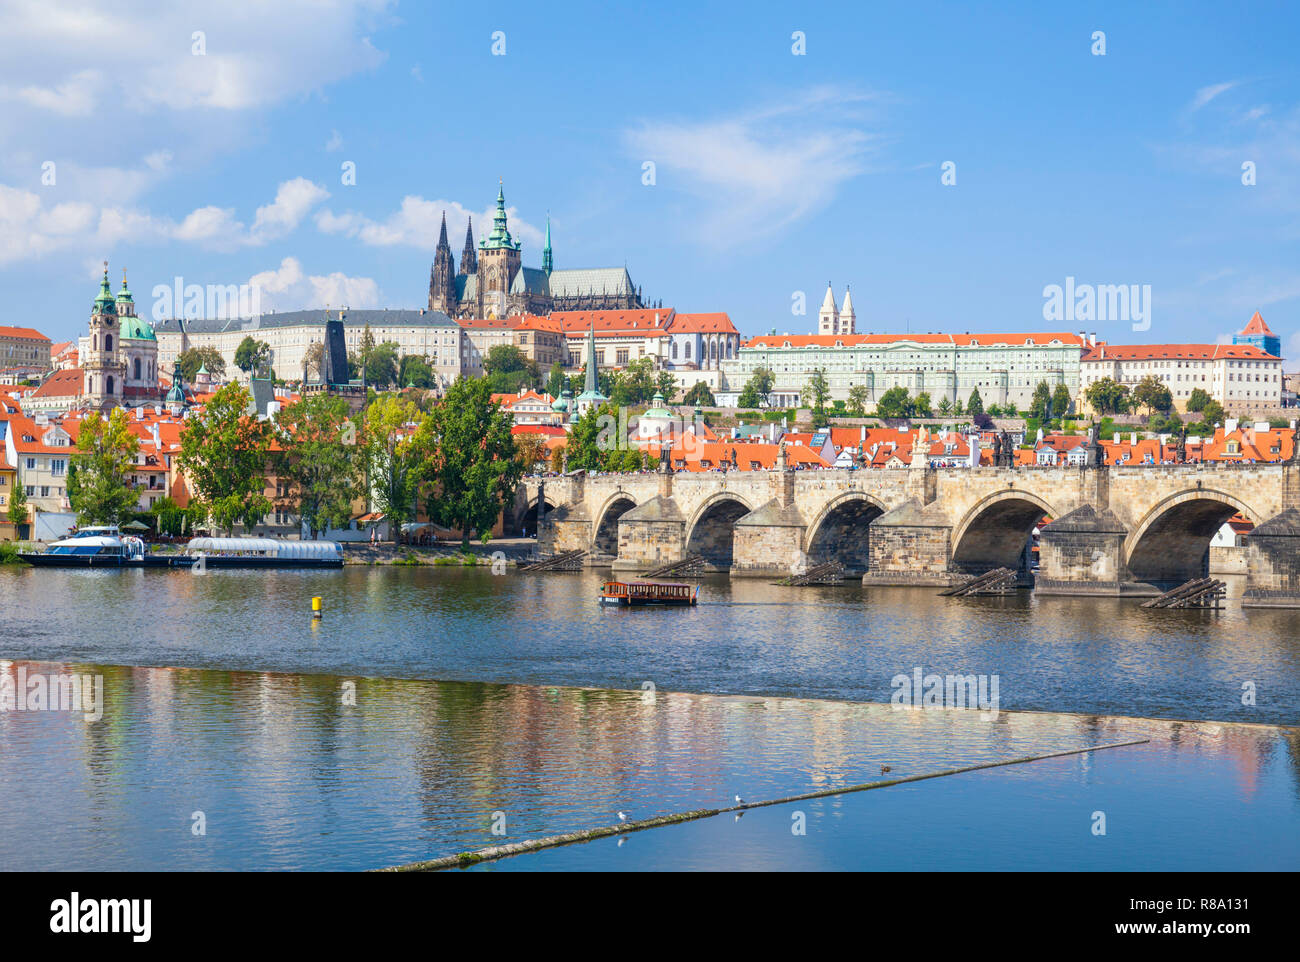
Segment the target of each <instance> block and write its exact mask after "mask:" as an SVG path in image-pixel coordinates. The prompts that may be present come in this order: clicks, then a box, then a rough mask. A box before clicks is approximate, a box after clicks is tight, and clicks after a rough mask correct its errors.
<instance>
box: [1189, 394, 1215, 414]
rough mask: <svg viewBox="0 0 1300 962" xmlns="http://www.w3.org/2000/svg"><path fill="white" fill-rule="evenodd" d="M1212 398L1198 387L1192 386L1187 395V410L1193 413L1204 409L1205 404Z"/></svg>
mask: <svg viewBox="0 0 1300 962" xmlns="http://www.w3.org/2000/svg"><path fill="white" fill-rule="evenodd" d="M1211 400H1213V399H1212V398H1211V397H1210V395H1209V394H1207V393H1206V392H1205V391H1203V390H1201V389H1200V388H1199V387H1194V388H1192V393H1191V394H1190V395H1188V397H1187V410H1188V411H1190V412H1192V413H1193V414H1199V413H1200V412H1201V411H1204V410H1205V406H1206V405H1207V404H1209V403H1210V401H1211Z"/></svg>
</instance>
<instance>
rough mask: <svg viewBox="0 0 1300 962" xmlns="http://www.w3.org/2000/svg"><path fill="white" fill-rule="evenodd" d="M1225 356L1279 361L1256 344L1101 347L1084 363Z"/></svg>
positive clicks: (1089, 354) (1200, 358)
mask: <svg viewBox="0 0 1300 962" xmlns="http://www.w3.org/2000/svg"><path fill="white" fill-rule="evenodd" d="M1223 357H1239V358H1244V359H1249V360H1260V361H1277V360H1280V358H1276V357H1274V356H1273V355H1272V354H1268V353H1266V352H1264V351H1261V350H1260V349H1259V348H1257V347H1255V345H1253V344H1121V345H1115V344H1098V345H1097V346H1096V347H1095V348H1093V349H1092V350H1090V351H1085V352H1084V354H1083V357H1082V360H1084V361H1110V360H1116V361H1149V360H1159V359H1162V358H1171V359H1177V358H1184V359H1191V360H1209V361H1217V360H1218V359H1219V358H1223Z"/></svg>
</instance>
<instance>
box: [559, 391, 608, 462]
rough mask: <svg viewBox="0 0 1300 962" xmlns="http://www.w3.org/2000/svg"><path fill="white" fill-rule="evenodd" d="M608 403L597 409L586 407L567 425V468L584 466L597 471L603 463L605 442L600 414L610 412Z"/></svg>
mask: <svg viewBox="0 0 1300 962" xmlns="http://www.w3.org/2000/svg"><path fill="white" fill-rule="evenodd" d="M612 413H613V412H612V410H611V409H610V407H609V405H601V407H600V409H599V410H597V409H596V408H594V407H591V408H588V409H587V410H586V412H585V413H584V414H583V415H582V416H581V417H579V418H578V419H577V420H575V421H573V422H572V423H571V424H570V425H569V440H568V443H567V445H566V448H565V450H566V451H567V452H568V455H569V470H570V471H576V470H578V469H579V468H585V469H586V470H588V471H599V470H600V469H601V468H602V467H604V465H605V451H604V450H603V448H604V447H605V442H604V440H603V439H602V438H601V436H600V434H601V428H600V424H599V421H600V416H601V415H602V414H611V415H612Z"/></svg>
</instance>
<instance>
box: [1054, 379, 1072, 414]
mask: <svg viewBox="0 0 1300 962" xmlns="http://www.w3.org/2000/svg"><path fill="white" fill-rule="evenodd" d="M1070 403H1071V398H1070V389H1069V388H1068V387H1066V386H1065V385H1064V384H1058V385H1056V390H1055V391H1054V392H1052V417H1057V418H1063V417H1065V416H1066V415H1067V414H1068V413H1069V412H1070Z"/></svg>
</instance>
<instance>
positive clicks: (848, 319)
mask: <svg viewBox="0 0 1300 962" xmlns="http://www.w3.org/2000/svg"><path fill="white" fill-rule="evenodd" d="M835 333H836V334H856V333H858V316H857V315H856V314H854V313H853V294H852V293H851V292H850V291H849V289H848V288H847V287H846V288H844V306H843V307H841V308H840V324H839V330H837V331H836V332H835Z"/></svg>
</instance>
